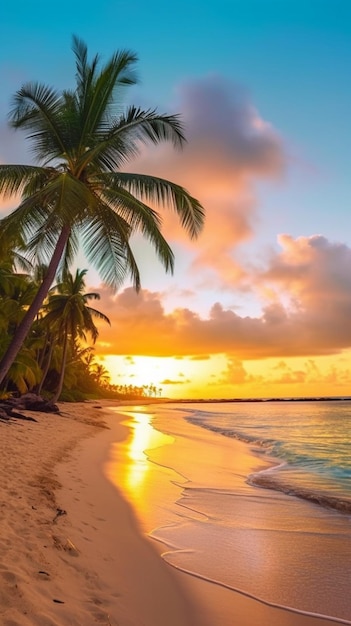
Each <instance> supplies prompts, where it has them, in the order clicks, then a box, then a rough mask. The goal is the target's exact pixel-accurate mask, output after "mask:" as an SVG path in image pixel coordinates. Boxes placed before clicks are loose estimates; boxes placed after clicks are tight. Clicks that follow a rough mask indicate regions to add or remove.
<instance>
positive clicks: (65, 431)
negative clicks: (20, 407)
mask: <svg viewBox="0 0 351 626" xmlns="http://www.w3.org/2000/svg"><path fill="white" fill-rule="evenodd" d="M111 404H112V403H111V402H108V403H107V402H106V401H105V402H104V403H85V404H63V403H61V404H60V405H59V406H60V415H55V414H42V413H31V412H28V411H27V412H24V413H25V414H26V415H28V416H32V417H34V418H35V419H36V420H37V421H36V422H27V421H20V420H13V421H12V422H11V423H0V437H1V444H0V445H1V460H0V508H1V517H0V531H1V532H0V577H1V585H0V624H1V626H94V625H95V624H101V625H106V626H221V620H220V614H221V610H220V607H221V602H225V601H226V598H225V595H226V592H225V590H220V589H219V590H214V589H211V593H210V594H208V591H209V589H208V584H206V583H202V582H201V581H199V580H196V579H192V578H191V577H190V576H187V575H185V574H180V573H179V572H176V571H175V570H174V569H173V568H172V567H170V566H169V565H167V564H166V563H165V562H164V561H163V560H162V558H161V557H160V549H159V548H158V549H157V548H156V547H155V546H154V545H153V543H152V542H151V540H149V539H147V538H146V537H143V535H142V533H141V531H140V529H139V527H138V524H137V522H136V519H135V517H134V514H133V512H132V510H131V508H130V506H129V504H127V502H126V501H125V500H124V499H123V498H122V497H121V494H119V492H118V491H116V489H115V488H114V487H113V485H112V484H111V483H109V481H108V480H107V478H106V477H105V475H104V472H103V466H104V463H105V462H106V459H107V456H108V450H109V448H110V446H111V443H112V441H116V438H117V439H119V440H122V439H124V438H125V436H126V428H125V426H123V425H122V424H120V423H118V420H117V419H116V416H114V418H113V422H114V426H113V433H112V431H111V430H109V429H108V428H106V422H105V417H106V420H107V422H109V420H110V419H111V417H108V412H105V411H104V409H103V408H102V407H103V405H105V406H108V405H111ZM98 405H99V407H100V408H97V406H98ZM122 419H123V418H122ZM212 587H213V585H212ZM207 595H210V596H211V598H210V600H209V602H203V601H202V600H203V599H204V598H205V596H207ZM233 600H234V606H233V622H232V623H233V626H273V625H276V626H281V625H282V624H284V625H288V624H289V626H290V625H291V626H303V625H306V626H307V625H308V626H317V624H320V625H321V626H326V625H327V623H328V624H329V623H330V622H327V621H321V620H318V619H313V618H312V619H310V618H304V617H303V616H296V615H295V616H293V615H289V614H286V615H284V620H283V621H282V615H281V614H280V613H281V612H279V614H275V612H274V610H273V609H272V608H270V607H264V606H260V607H259V610H257V603H255V602H253V601H251V600H250V599H248V598H245V597H242V596H237V597H235V596H234V598H233V594H231V602H232V603H233ZM216 616H217V617H216Z"/></svg>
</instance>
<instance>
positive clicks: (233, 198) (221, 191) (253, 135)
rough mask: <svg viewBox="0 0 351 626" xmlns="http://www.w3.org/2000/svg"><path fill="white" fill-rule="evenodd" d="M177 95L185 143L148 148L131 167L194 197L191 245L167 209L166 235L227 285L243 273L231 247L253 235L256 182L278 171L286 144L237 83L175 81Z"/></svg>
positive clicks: (214, 79) (217, 79) (275, 175)
mask: <svg viewBox="0 0 351 626" xmlns="http://www.w3.org/2000/svg"><path fill="white" fill-rule="evenodd" d="M178 98H179V102H178V106H177V110H178V111H179V112H180V113H181V117H182V120H183V122H184V124H185V129H186V137H187V140H188V143H187V144H186V146H185V148H184V150H183V151H181V152H177V151H175V150H174V149H173V148H171V147H170V146H169V145H163V146H158V147H157V148H155V149H151V150H150V149H149V148H148V149H147V150H146V149H145V151H144V152H143V154H142V157H141V158H140V159H138V160H136V161H135V163H134V162H133V164H132V167H133V169H135V171H140V172H145V173H148V174H154V175H157V176H161V177H163V178H166V179H169V180H172V181H174V182H177V183H179V184H181V185H183V186H184V187H186V188H187V189H188V190H189V191H190V193H191V194H192V195H193V196H195V197H197V198H198V199H199V200H200V202H201V203H202V204H203V206H204V207H205V210H206V222H205V227H204V230H203V232H202V234H201V236H200V238H199V239H198V240H197V241H196V243H195V244H194V243H191V242H190V241H189V240H188V238H187V237H186V235H185V233H184V231H183V230H182V229H181V227H180V226H179V224H178V221H177V219H176V217H175V216H174V214H172V213H170V212H165V213H164V214H163V215H164V232H165V235H166V237H167V238H169V239H170V240H171V242H180V243H181V244H182V245H183V246H185V247H186V248H187V249H188V250H191V251H192V253H193V264H192V268H191V269H192V270H193V271H194V272H197V271H198V269H199V268H201V269H202V271H204V270H206V271H210V274H213V273H215V274H216V276H217V282H218V277H220V279H221V280H222V281H223V283H224V284H228V283H229V284H231V283H232V282H233V281H238V280H240V279H241V277H242V276H243V274H244V272H243V269H242V268H241V265H240V262H239V261H238V260H237V259H236V258H235V249H236V246H237V245H238V244H239V243H242V242H243V241H246V240H248V239H249V238H250V237H252V235H253V232H254V228H255V221H256V205H257V199H256V194H255V188H254V185H255V182H256V181H257V179H262V178H263V179H272V178H273V179H274V178H278V177H281V176H282V173H283V171H284V169H285V164H286V155H285V147H284V144H283V141H282V138H281V137H280V136H279V135H278V133H277V132H276V131H275V130H274V129H273V127H272V126H271V125H270V124H268V123H267V122H265V121H264V120H263V119H262V118H261V117H260V116H259V114H258V112H257V111H256V109H255V107H254V106H253V105H252V103H251V101H250V98H249V96H248V94H247V93H246V92H245V91H244V90H243V88H241V87H239V86H238V85H235V84H233V83H231V82H230V81H228V80H225V79H224V78H222V77H221V76H217V75H211V76H207V77H205V78H203V79H200V80H192V81H191V82H188V83H185V84H183V85H181V86H180V87H179V90H178Z"/></svg>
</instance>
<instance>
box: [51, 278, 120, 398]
mask: <svg viewBox="0 0 351 626" xmlns="http://www.w3.org/2000/svg"><path fill="white" fill-rule="evenodd" d="M86 273H87V270H77V271H76V274H75V276H72V274H70V273H69V272H67V273H66V274H65V276H64V280H63V281H62V282H61V283H59V284H58V285H57V286H56V289H57V293H55V294H53V295H51V296H50V298H49V301H48V303H47V305H46V306H45V310H46V311H47V313H46V316H45V321H46V323H47V324H48V325H49V326H52V327H56V329H57V331H58V335H59V337H60V340H61V342H62V357H61V368H60V376H59V382H58V386H57V390H56V392H55V394H54V397H53V399H52V400H53V401H54V402H56V401H57V400H58V398H59V397H60V395H61V392H62V387H63V382H64V376H65V369H66V363H67V353H68V347H69V343H70V344H71V347H72V350H74V347H75V343H76V340H77V338H79V339H84V340H85V339H86V333H89V334H90V335H91V338H92V340H93V342H94V343H95V341H96V339H97V337H98V329H97V327H96V326H95V324H94V318H96V319H99V320H103V321H105V322H107V323H108V324H110V320H109V319H108V317H107V316H106V315H104V314H103V313H101V312H100V311H98V310H96V309H94V308H92V307H90V306H88V304H87V303H88V301H89V300H99V299H100V296H99V294H98V293H95V292H91V293H84V289H85V280H84V277H85V275H86Z"/></svg>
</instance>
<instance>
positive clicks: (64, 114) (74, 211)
mask: <svg viewBox="0 0 351 626" xmlns="http://www.w3.org/2000/svg"><path fill="white" fill-rule="evenodd" d="M73 51H74V54H75V58H76V87H75V90H65V91H62V92H57V91H56V90H54V89H53V88H50V87H48V86H46V85H41V84H38V83H29V84H26V85H24V86H23V87H22V88H21V89H20V90H19V91H18V92H17V94H16V95H15V99H14V106H13V109H12V111H11V112H10V123H11V125H12V127H13V128H15V129H23V130H25V131H26V132H27V139H29V140H30V141H31V142H32V146H33V154H34V156H35V158H36V160H37V162H38V165H0V193H2V194H3V195H4V196H12V195H13V194H21V203H20V205H19V206H18V208H17V209H16V210H14V211H13V212H12V213H11V214H10V215H9V216H7V217H5V218H4V219H2V220H0V232H1V238H2V239H3V238H5V239H6V238H10V239H13V237H14V236H15V233H19V234H20V236H22V237H23V238H24V239H25V243H26V246H27V250H28V251H29V253H30V254H31V255H32V257H33V258H36V259H37V261H39V262H40V263H47V264H48V266H47V272H46V275H45V277H44V279H43V281H42V283H41V285H40V287H39V289H38V291H37V294H36V297H35V298H34V300H33V303H32V305H31V307H30V308H29V310H28V312H27V315H26V316H25V318H24V319H23V321H22V323H21V325H20V326H19V327H18V329H17V332H16V335H15V337H14V340H13V342H12V343H11V345H10V347H9V349H8V351H7V352H6V354H5V355H4V357H3V359H2V361H1V362H0V383H1V382H2V380H3V379H4V377H5V375H6V372H7V371H8V368H9V367H10V365H11V363H12V361H13V359H14V358H15V355H16V354H17V352H18V350H19V349H20V347H21V345H22V343H23V341H24V339H25V337H26V335H27V333H28V332H29V329H30V327H31V324H32V322H33V320H34V318H35V317H36V315H37V314H38V311H39V309H40V307H41V305H42V303H43V301H44V299H45V297H46V295H47V293H48V290H49V289H50V286H51V284H52V282H53V280H54V277H55V275H56V274H57V271H58V270H59V268H60V263H61V266H62V263H63V264H64V266H65V267H66V268H68V267H69V264H70V263H71V261H72V259H73V257H74V254H75V253H76V251H77V249H78V236H79V237H80V238H81V239H82V241H83V246H84V250H85V253H86V256H87V258H88V260H89V262H91V264H92V265H93V266H95V267H96V268H97V269H98V271H99V273H100V276H101V278H102V280H103V281H105V282H106V283H107V284H109V285H110V286H112V287H114V288H117V287H118V286H119V285H120V284H121V283H122V282H123V280H124V279H125V277H126V275H127V274H129V275H130V276H131V278H132V281H133V284H134V286H135V288H136V289H139V287H140V276H139V270H138V267H137V264H136V261H135V258H134V255H133V252H132V249H131V246H130V237H131V235H132V234H133V233H135V232H141V233H142V234H143V235H144V236H145V237H146V238H147V239H148V240H149V241H150V242H151V244H152V245H153V247H154V249H155V251H156V253H157V255H158V257H159V259H160V261H161V262H162V264H163V265H164V267H165V270H166V271H172V270H173V262H174V257H173V253H172V250H171V249H170V247H169V245H168V243H167V242H166V240H165V239H164V237H163V235H162V233H161V217H160V215H159V213H158V212H157V211H156V210H155V209H154V208H152V207H150V204H156V205H158V206H168V207H170V208H171V209H173V210H175V211H176V213H177V214H178V216H179V219H180V223H181V225H182V226H183V227H184V228H185V230H186V231H187V232H188V234H189V235H190V237H192V238H193V237H196V236H197V235H198V234H199V232H200V229H201V227H202V225H203V221H204V210H203V208H202V206H201V205H200V203H199V202H198V201H197V200H196V199H195V198H193V197H192V196H191V195H190V194H189V193H188V192H187V191H186V190H185V189H184V188H182V187H180V186H179V185H176V184H174V183H172V182H170V181H168V180H164V179H161V178H157V177H154V176H147V175H140V174H134V173H125V172H122V171H121V168H122V167H123V166H124V165H125V164H126V163H128V162H129V161H130V160H131V159H132V158H133V157H135V156H136V155H137V154H138V153H139V152H140V150H141V147H142V146H143V144H145V143H146V144H147V143H150V142H151V143H154V144H158V143H159V142H161V141H171V142H172V143H173V145H174V146H175V147H181V146H182V145H183V143H184V141H185V138H184V134H183V129H182V125H181V122H180V120H179V117H178V116H177V115H162V114H158V113H157V112H156V111H155V110H146V111H144V110H141V109H140V108H137V107H135V106H130V107H128V108H127V109H126V111H125V112H124V113H123V112H122V113H121V112H120V111H121V104H120V101H119V97H118V96H119V95H120V91H121V90H122V88H123V87H124V86H126V85H131V84H134V83H135V82H136V81H135V78H134V76H133V72H132V70H133V66H134V64H135V62H136V61H137V57H136V55H135V54H134V53H132V52H129V51H126V50H122V51H119V52H116V53H115V54H113V56H112V57H111V59H110V60H109V61H108V62H107V63H106V64H105V65H104V66H103V67H102V69H101V70H100V69H99V65H100V59H99V57H98V56H97V55H96V56H95V57H94V58H93V60H92V61H91V62H88V53H87V52H88V51H87V47H86V45H85V44H84V43H83V42H82V41H81V40H80V39H78V38H77V37H74V38H73Z"/></svg>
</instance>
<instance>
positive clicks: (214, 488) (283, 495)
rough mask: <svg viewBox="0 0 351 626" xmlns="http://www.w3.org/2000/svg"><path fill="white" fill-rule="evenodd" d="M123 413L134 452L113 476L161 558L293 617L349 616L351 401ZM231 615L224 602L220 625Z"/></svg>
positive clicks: (213, 405) (183, 407)
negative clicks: (159, 549) (124, 471)
mask: <svg viewBox="0 0 351 626" xmlns="http://www.w3.org/2000/svg"><path fill="white" fill-rule="evenodd" d="M119 412H120V411H119ZM123 412H125V415H126V420H127V421H128V424H129V426H130V428H131V432H132V435H131V437H130V439H129V441H128V442H126V446H129V451H128V454H129V456H130V459H131V462H130V468H129V470H128V471H127V474H126V476H124V477H123V476H121V473H119V475H118V480H116V484H117V482H119V484H121V481H122V482H124V487H125V489H126V493H127V497H128V498H129V500H130V501H131V503H132V504H133V506H134V507H135V510H136V512H137V515H138V516H139V518H140V519H141V522H142V526H143V528H144V530H145V532H147V533H148V534H149V535H150V537H151V538H152V539H154V540H155V541H157V542H158V543H159V544H161V545H163V546H165V549H164V552H163V558H164V559H165V560H166V561H167V562H169V563H170V564H171V565H172V566H174V567H176V568H178V569H180V570H182V571H184V572H187V573H188V574H189V575H191V576H193V577H196V578H198V579H201V580H205V581H208V583H210V584H212V585H215V586H219V587H222V588H223V589H226V590H229V592H232V593H233V594H242V595H243V596H247V597H250V598H254V599H255V600H256V601H257V602H258V603H264V604H268V605H271V606H274V607H280V608H281V609H282V610H284V611H289V612H291V613H292V614H295V615H296V620H297V621H296V622H294V624H295V623H296V624H297V625H298V624H299V617H298V616H299V615H311V616H320V617H323V618H330V619H332V620H333V621H335V623H346V624H351V593H350V591H351V485H350V483H351V481H350V478H351V455H350V451H351V444H350V441H351V437H350V435H351V402H350V401H319V402H318V401H316V402H314V401H306V402H293V401H290V402H289V401H277V402H238V403H197V404H196V403H189V404H176V403H175V404H169V405H168V404H167V405H151V406H149V407H138V408H136V407H134V408H130V409H128V410H127V411H124V410H123ZM116 450H117V449H116ZM115 462H116V463H117V465H118V453H117V451H116V456H115ZM116 471H117V470H116ZM128 472H129V473H128ZM233 606H234V603H233ZM228 615H229V617H228ZM258 623H259V622H258ZM289 623H290V622H289ZM231 624H233V625H234V624H236V622H235V619H234V617H231V615H230V607H229V613H228V611H227V613H226V617H224V618H223V619H222V620H221V626H227V625H228V626H231ZM214 626H217V623H216V624H214ZM238 626H242V625H238ZM262 626H265V625H264V624H262ZM267 626H268V625H267Z"/></svg>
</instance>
